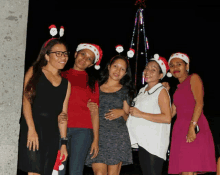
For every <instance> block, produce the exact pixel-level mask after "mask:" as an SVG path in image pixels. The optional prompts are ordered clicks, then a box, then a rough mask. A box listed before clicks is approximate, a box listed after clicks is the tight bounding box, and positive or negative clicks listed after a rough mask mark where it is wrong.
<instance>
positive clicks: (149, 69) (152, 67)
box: [144, 61, 163, 83]
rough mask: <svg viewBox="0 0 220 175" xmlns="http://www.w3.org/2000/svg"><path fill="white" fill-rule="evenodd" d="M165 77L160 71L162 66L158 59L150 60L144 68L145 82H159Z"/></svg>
mask: <svg viewBox="0 0 220 175" xmlns="http://www.w3.org/2000/svg"><path fill="white" fill-rule="evenodd" d="M161 78H163V74H162V73H160V66H159V65H158V63H157V62H156V61H150V62H149V63H148V64H147V66H146V67H145V69H144V79H145V82H147V83H150V82H158V81H159V80H160V79H161Z"/></svg>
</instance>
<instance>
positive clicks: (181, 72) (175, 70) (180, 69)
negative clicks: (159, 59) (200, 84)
mask: <svg viewBox="0 0 220 175" xmlns="http://www.w3.org/2000/svg"><path fill="white" fill-rule="evenodd" d="M169 66H170V73H171V74H172V75H173V76H174V77H175V78H181V77H183V76H185V75H187V74H188V72H187V70H189V64H186V63H185V62H184V61H183V60H182V59H180V58H173V59H172V60H171V61H170V63H169Z"/></svg>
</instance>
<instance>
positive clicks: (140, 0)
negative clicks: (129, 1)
mask: <svg viewBox="0 0 220 175" xmlns="http://www.w3.org/2000/svg"><path fill="white" fill-rule="evenodd" d="M145 1H146V0H137V1H136V2H135V5H139V7H140V8H146V4H145Z"/></svg>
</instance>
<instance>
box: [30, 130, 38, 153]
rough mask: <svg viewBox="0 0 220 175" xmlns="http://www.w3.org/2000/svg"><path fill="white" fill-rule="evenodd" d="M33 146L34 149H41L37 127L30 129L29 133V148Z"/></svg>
mask: <svg viewBox="0 0 220 175" xmlns="http://www.w3.org/2000/svg"><path fill="white" fill-rule="evenodd" d="M32 147H33V151H35V150H37V151H38V150H39V140H38V135H37V132H36V130H35V129H30V130H28V135H27V148H29V150H31V148H32Z"/></svg>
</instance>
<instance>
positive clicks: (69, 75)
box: [61, 69, 99, 129]
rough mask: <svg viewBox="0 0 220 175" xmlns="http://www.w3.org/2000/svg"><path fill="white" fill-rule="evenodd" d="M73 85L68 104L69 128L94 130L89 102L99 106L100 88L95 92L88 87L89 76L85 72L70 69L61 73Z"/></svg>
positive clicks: (97, 87) (96, 86) (96, 88)
mask: <svg viewBox="0 0 220 175" xmlns="http://www.w3.org/2000/svg"><path fill="white" fill-rule="evenodd" d="M61 76H62V77H64V78H66V79H67V80H68V81H69V82H70V83H71V94H70V99H69V104H68V125H67V127H68V128H91V129H92V128H93V126H92V121H91V115H90V110H89V108H88V107H87V102H88V100H89V99H91V101H92V102H95V103H97V104H98V105H99V86H98V83H96V85H95V92H94V93H93V92H92V91H91V89H90V88H89V87H88V86H87V84H86V82H87V80H88V75H87V73H86V72H85V71H77V70H75V69H69V70H67V71H65V72H62V73H61Z"/></svg>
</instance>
